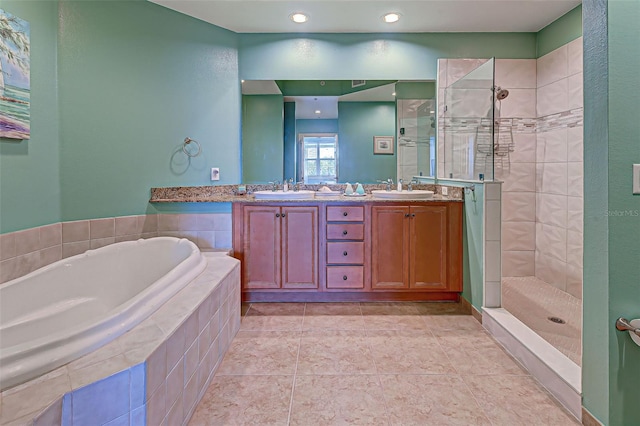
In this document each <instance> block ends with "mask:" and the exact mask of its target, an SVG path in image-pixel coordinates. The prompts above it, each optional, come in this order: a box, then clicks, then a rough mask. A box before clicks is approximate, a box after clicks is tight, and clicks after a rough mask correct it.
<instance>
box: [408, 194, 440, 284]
mask: <svg viewBox="0 0 640 426" xmlns="http://www.w3.org/2000/svg"><path fill="white" fill-rule="evenodd" d="M409 222H410V224H411V231H410V235H411V237H410V241H411V249H410V250H409V253H410V261H409V264H410V265H411V269H410V276H409V288H412V289H416V290H439V291H441V290H445V289H447V250H448V246H447V207H446V206H412V207H411V220H410V221H409Z"/></svg>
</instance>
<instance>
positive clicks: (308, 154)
mask: <svg viewBox="0 0 640 426" xmlns="http://www.w3.org/2000/svg"><path fill="white" fill-rule="evenodd" d="M299 137H300V139H299V142H298V143H299V149H298V155H299V158H298V164H299V165H300V167H299V169H298V170H299V176H298V180H303V181H304V183H305V184H311V185H313V184H321V183H336V182H337V181H338V135H337V134H336V133H326V134H325V133H323V134H300V135H299ZM301 178H302V179H301Z"/></svg>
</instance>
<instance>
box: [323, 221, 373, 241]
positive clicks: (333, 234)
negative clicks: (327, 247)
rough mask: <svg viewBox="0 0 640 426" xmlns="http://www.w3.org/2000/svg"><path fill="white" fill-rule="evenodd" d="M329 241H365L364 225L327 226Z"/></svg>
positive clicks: (342, 224) (337, 224)
mask: <svg viewBox="0 0 640 426" xmlns="http://www.w3.org/2000/svg"><path fill="white" fill-rule="evenodd" d="M327 239H328V240H363V239H364V224H362V223H330V224H328V225H327Z"/></svg>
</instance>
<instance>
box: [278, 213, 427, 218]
mask: <svg viewBox="0 0 640 426" xmlns="http://www.w3.org/2000/svg"><path fill="white" fill-rule="evenodd" d="M282 216H284V215H282ZM411 217H416V214H415V213H411Z"/></svg>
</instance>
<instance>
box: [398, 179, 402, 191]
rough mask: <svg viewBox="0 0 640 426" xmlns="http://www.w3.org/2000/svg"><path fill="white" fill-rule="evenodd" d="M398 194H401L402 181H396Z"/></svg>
mask: <svg viewBox="0 0 640 426" xmlns="http://www.w3.org/2000/svg"><path fill="white" fill-rule="evenodd" d="M398 192H402V179H398Z"/></svg>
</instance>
